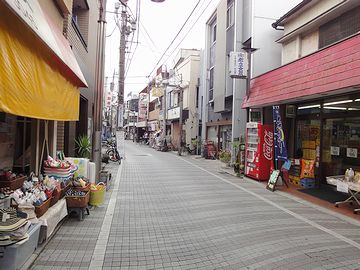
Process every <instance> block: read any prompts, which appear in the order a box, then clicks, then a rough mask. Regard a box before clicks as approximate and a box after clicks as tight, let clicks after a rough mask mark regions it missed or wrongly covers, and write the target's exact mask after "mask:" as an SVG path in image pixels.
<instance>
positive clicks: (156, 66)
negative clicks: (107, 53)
mask: <svg viewBox="0 0 360 270" xmlns="http://www.w3.org/2000/svg"><path fill="white" fill-rule="evenodd" d="M200 1H201V0H198V2H197V3H196V5H195V6H194V8H193V10H192V11H191V12H190V15H189V16H188V17H187V19H186V20H185V22H184V24H183V25H182V26H181V28H180V30H179V31H178V32H177V34H176V35H175V37H174V38H173V40H172V41H171V43H170V44H169V46H168V47H167V48H166V50H165V51H164V53H163V54H162V55H161V57H160V59H159V61H158V62H157V63H156V64H155V66H154V68H153V69H152V70H151V72H150V73H149V77H150V76H151V74H152V73H153V71H154V70H155V68H156V67H157V66H158V64H159V63H160V61H161V59H162V58H163V57H164V55H165V53H166V52H167V50H168V49H169V48H170V47H171V45H172V44H173V43H174V41H175V40H176V38H177V37H178V36H179V34H180V33H181V31H182V29H183V28H184V26H185V25H186V23H187V22H188V20H189V19H190V17H191V16H192V14H193V13H194V11H195V9H196V8H197V6H198V5H199V3H200Z"/></svg>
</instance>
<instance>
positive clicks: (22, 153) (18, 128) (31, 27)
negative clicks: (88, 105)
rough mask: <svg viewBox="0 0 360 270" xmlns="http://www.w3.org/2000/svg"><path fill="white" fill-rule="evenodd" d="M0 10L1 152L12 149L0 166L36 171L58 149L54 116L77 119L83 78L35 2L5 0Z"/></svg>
mask: <svg viewBox="0 0 360 270" xmlns="http://www.w3.org/2000/svg"><path fill="white" fill-rule="evenodd" d="M0 9H1V11H2V16H1V18H0V40H1V47H0V112H1V116H0V118H1V119H2V121H0V123H1V124H0V133H1V137H2V141H1V143H0V144H1V147H0V151H1V152H2V154H1V155H0V156H1V157H3V156H4V155H6V154H5V153H6V152H7V151H8V150H10V152H12V155H13V157H14V158H13V160H12V161H10V159H11V158H10V155H8V156H7V160H6V162H4V164H3V165H6V167H7V168H9V167H10V168H12V167H16V166H18V167H20V168H21V169H22V170H25V168H26V167H27V166H29V167H30V168H29V169H26V170H27V171H29V170H34V171H36V172H38V171H39V164H41V159H42V157H43V156H42V154H43V155H44V154H45V153H47V154H49V153H51V154H54V152H55V151H56V133H57V132H56V131H57V121H77V120H78V119H79V104H80V92H79V87H86V86H87V83H86V81H85V79H84V76H83V74H82V73H81V70H80V68H79V66H78V64H77V61H76V59H75V56H74V54H73V52H72V51H71V48H70V46H69V43H68V41H67V40H66V39H65V37H64V36H63V35H62V31H61V29H58V27H57V26H55V25H54V23H53V22H52V21H51V18H48V17H47V16H45V15H44V13H43V11H42V9H41V7H40V4H39V3H38V1H33V2H31V3H25V2H24V3H22V2H19V1H5V2H1V3H0ZM6 147H10V148H9V149H6ZM45 151H46V152H45ZM5 163H6V164H5Z"/></svg>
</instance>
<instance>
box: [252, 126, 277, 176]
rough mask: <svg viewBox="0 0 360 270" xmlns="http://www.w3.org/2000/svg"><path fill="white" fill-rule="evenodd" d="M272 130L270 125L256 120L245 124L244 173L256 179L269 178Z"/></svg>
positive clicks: (271, 164)
mask: <svg viewBox="0 0 360 270" xmlns="http://www.w3.org/2000/svg"><path fill="white" fill-rule="evenodd" d="M273 147H274V132H273V126H272V125H262V124H260V123H256V122H250V123H247V124H246V150H245V151H246V164H245V175H246V176H249V177H251V178H254V179H257V180H266V181H267V180H269V177H270V170H271V168H272V167H273V157H274V150H273Z"/></svg>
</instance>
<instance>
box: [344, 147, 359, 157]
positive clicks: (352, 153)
mask: <svg viewBox="0 0 360 270" xmlns="http://www.w3.org/2000/svg"><path fill="white" fill-rule="evenodd" d="M357 152H358V151H357V148H346V157H350V158H357V156H358V154H357Z"/></svg>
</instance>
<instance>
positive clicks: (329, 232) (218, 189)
mask: <svg viewBox="0 0 360 270" xmlns="http://www.w3.org/2000/svg"><path fill="white" fill-rule="evenodd" d="M125 154H126V160H125V161H123V164H122V167H121V169H120V171H119V172H120V174H119V175H118V177H117V179H116V180H117V181H115V182H114V183H113V189H112V192H111V193H109V194H108V195H107V196H108V198H107V204H106V205H104V206H103V207H102V208H98V209H96V210H95V211H92V212H91V215H90V216H89V217H86V218H85V220H84V221H83V222H78V221H77V220H72V219H68V220H67V221H66V222H65V223H64V225H63V226H62V227H61V228H60V230H59V231H58V232H57V234H56V235H55V237H53V239H52V240H51V241H50V242H49V244H48V245H47V246H46V247H45V249H44V250H43V252H42V253H41V254H40V256H39V257H38V259H37V260H36V261H35V264H34V266H33V269H88V268H90V269H206V270H208V269H360V230H359V228H360V227H359V222H358V221H356V220H352V219H351V218H348V217H345V216H340V215H339V214H333V213H332V212H331V211H329V210H325V209H322V208H319V207H317V206H313V205H311V204H309V203H306V202H303V201H301V200H299V199H296V198H294V197H292V196H290V195H288V194H284V193H281V192H274V193H272V192H270V191H268V190H266V189H265V188H264V186H263V185H262V184H259V183H257V182H255V181H252V180H248V179H240V178H236V177H233V176H230V175H227V174H221V173H219V163H218V161H210V160H203V159H195V158H194V157H191V156H186V157H178V156H176V155H175V154H173V153H162V152H157V151H155V150H153V149H151V148H148V147H147V146H143V145H142V146H139V145H137V144H134V143H133V142H130V141H127V142H126V151H125ZM109 200H110V204H109V203H108V202H109ZM100 228H101V232H100Z"/></svg>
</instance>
